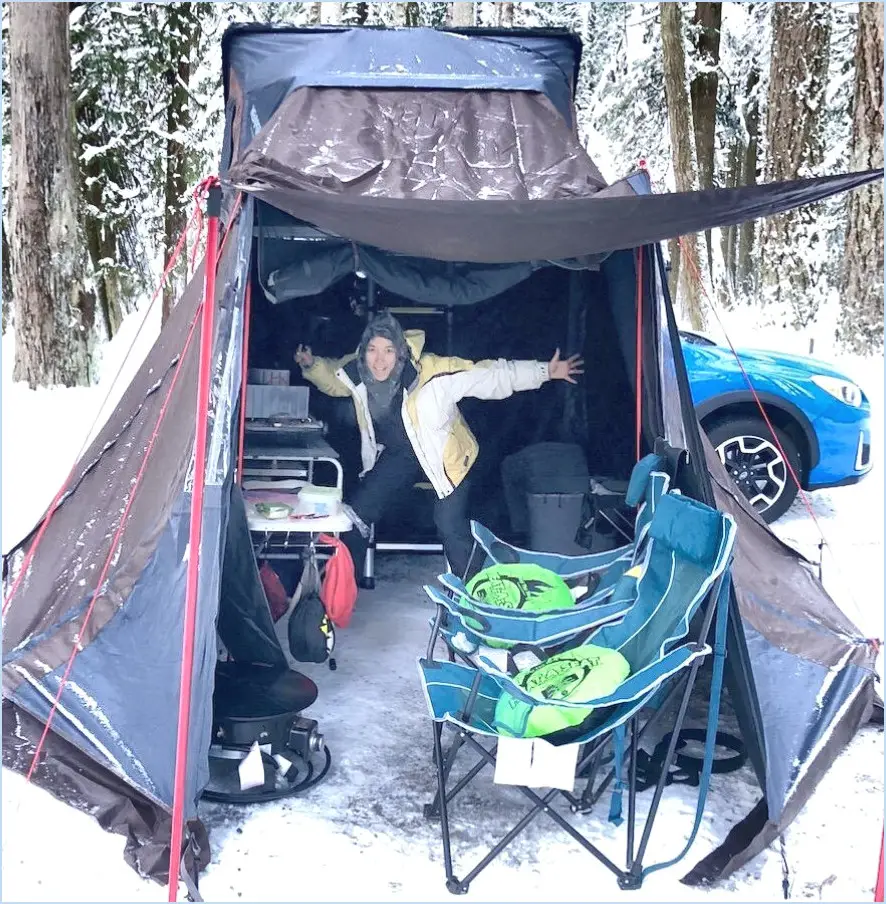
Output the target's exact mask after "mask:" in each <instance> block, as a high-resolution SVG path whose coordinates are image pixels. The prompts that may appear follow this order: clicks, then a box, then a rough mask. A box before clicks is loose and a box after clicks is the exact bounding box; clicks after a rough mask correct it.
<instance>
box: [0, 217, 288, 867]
mask: <svg viewBox="0 0 886 904" xmlns="http://www.w3.org/2000/svg"><path fill="white" fill-rule="evenodd" d="M250 208H251V205H247V210H249V209H250ZM229 231H230V235H229V236H228V241H227V242H226V245H225V250H224V251H223V253H222V256H221V259H220V261H219V268H218V269H219V276H220V278H219V281H218V284H217V293H216V305H217V307H218V313H217V317H216V332H215V336H214V337H211V338H212V339H213V340H214V344H215V346H216V348H218V349H220V352H219V354H217V355H216V356H215V358H216V361H217V362H218V372H217V373H216V375H215V376H214V378H213V382H214V383H215V385H216V387H217V389H222V388H223V387H224V386H225V383H226V379H225V374H226V373H230V370H231V367H232V366H233V364H234V363H236V366H237V367H238V368H239V360H240V356H239V354H238V355H236V356H232V355H231V353H230V345H231V341H232V340H231V335H230V334H231V329H232V326H233V325H235V324H236V321H237V318H239V319H240V338H239V339H238V340H237V341H238V342H239V343H241V344H242V301H243V289H244V286H245V282H244V280H243V278H242V274H243V273H244V272H246V267H245V260H246V258H245V257H244V256H243V255H244V246H243V241H242V235H243V234H244V233H245V235H246V236H247V237H248V235H249V233H250V231H251V230H250V229H249V216H248V214H247V215H244V216H243V219H242V220H237V221H236V222H235V223H234V224H233V225H232V228H231V229H230V230H229ZM247 247H248V245H247ZM232 268H234V269H233V270H232ZM237 273H240V274H241V278H238V277H237V275H236V274H237ZM203 281H204V279H203V268H202V265H201V267H199V268H198V269H197V272H196V273H195V275H194V277H193V278H192V279H191V281H190V283H189V284H188V287H187V289H186V290H185V292H184V294H183V296H182V298H181V299H180V300H179V303H178V304H177V305H176V306H175V307H174V309H173V312H172V314H171V316H170V319H169V321H168V322H167V324H166V326H165V327H164V329H163V331H162V332H161V334H160V336H159V338H158V339H157V341H156V343H155V344H154V346H153V348H152V349H151V351H150V352H149V353H148V356H147V358H146V360H145V361H144V363H143V364H142V366H141V368H140V369H139V371H138V373H137V374H136V376H135V378H134V379H133V381H132V383H131V384H130V386H129V387H128V388H127V390H126V391H125V393H124V394H123V397H122V399H121V401H120V402H119V404H118V406H117V408H116V409H115V411H114V412H113V413H112V414H111V415H110V417H109V419H108V421H107V423H106V424H105V425H104V427H103V428H102V429H101V430H100V431H99V433H98V435H97V436H96V438H95V439H94V440H93V442H92V443H91V444H90V446H89V448H88V449H87V450H86V452H85V453H84V455H83V456H82V458H81V460H80V463H79V464H78V466H77V468H76V470H75V472H74V475H73V478H72V480H71V483H70V487H69V489H68V491H67V492H66V494H65V495H64V496H63V497H62V501H61V502H60V504H59V506H58V507H57V509H56V510H55V511H54V512H53V513H52V516H51V518H50V519H49V522H48V525H47V526H46V528H45V532H44V534H43V536H42V537H41V539H40V543H39V546H38V547H37V548H36V552H35V555H34V557H33V561H32V562H31V563H30V566H29V568H28V571H27V574H26V575H25V576H24V580H23V581H22V582H21V583H20V585H19V587H18V589H17V591H16V594H15V597H14V600H13V604H12V605H11V606H10V609H9V611H8V612H7V614H6V616H5V621H4V637H3V695H4V700H5V702H7V703H9V704H11V705H14V706H15V707H16V708H17V709H18V710H20V711H22V712H25V713H28V714H29V715H30V716H33V717H36V718H37V719H39V720H42V721H45V720H46V719H47V718H48V716H49V712H50V708H51V706H52V702H53V700H54V699H55V697H56V695H57V692H58V690H59V687H60V684H61V680H62V676H63V674H64V672H65V669H66V666H67V663H68V660H69V659H70V657H71V654H72V651H73V650H74V648H75V644H76V647H77V650H78V652H77V654H76V657H75V658H74V660H73V665H72V668H71V671H70V674H69V676H68V679H67V682H66V685H65V690H64V691H63V693H62V695H61V697H60V702H59V706H58V709H57V711H56V713H55V715H54V717H53V722H52V728H53V734H54V735H56V736H58V737H59V738H61V739H65V740H66V741H68V742H69V744H70V748H65V749H66V750H68V752H67V753H66V754H65V757H66V758H67V760H70V759H71V757H75V754H73V752H72V751H74V750H76V751H79V752H80V755H82V756H85V757H86V758H87V759H88V760H91V761H94V762H96V763H98V764H100V765H101V766H102V767H103V768H105V769H106V770H108V772H109V773H111V774H113V776H115V777H116V779H117V780H122V782H123V783H125V785H127V786H129V787H130V788H131V789H132V790H133V796H132V798H131V799H132V800H133V801H135V800H136V799H139V800H146V801H150V802H151V805H152V806H154V807H156V808H158V812H162V811H168V810H169V809H170V808H171V806H172V797H173V775H174V761H175V751H176V719H177V703H176V701H177V700H178V696H179V682H180V673H181V662H182V644H181V638H182V634H183V626H184V622H183V615H184V596H185V577H186V567H187V566H186V563H187V557H188V554H189V521H190V504H191V491H192V483H193V464H194V427H195V419H196V393H195V386H196V384H197V362H198V358H199V340H200V331H199V310H200V302H201V299H202V292H203ZM238 312H239V313H238ZM234 358H236V362H234V361H233V360H232V359H234ZM237 378H238V379H239V373H238V374H237ZM227 382H228V383H229V380H228V381H227ZM231 395H232V393H231V389H230V385H228V386H227V389H226V391H222V392H217V393H216V394H215V405H214V407H213V410H212V411H211V417H210V419H211V422H212V423H211V426H210V436H213V437H216V438H215V440H214V441H213V442H211V443H210V452H209V454H210V456H211V457H210V463H211V462H212V461H213V460H215V461H216V467H215V468H212V467H210V468H209V469H208V475H209V479H214V485H207V489H206V496H205V500H204V526H203V543H202V546H201V561H203V562H206V563H211V562H213V561H215V562H217V563H218V565H217V566H216V567H208V568H204V569H203V578H202V579H201V581H200V591H201V592H200V596H199V599H198V607H197V629H196V633H195V639H196V647H195V658H194V671H193V676H192V682H193V703H192V707H191V727H190V732H189V758H188V765H189V769H188V776H187V788H188V791H187V794H186V810H185V812H186V818H187V819H189V820H192V819H193V818H194V817H195V816H196V801H197V798H198V796H199V794H200V791H201V789H202V788H203V787H204V786H205V784H206V782H207V780H208V763H207V758H206V751H207V749H208V746H209V737H210V730H211V701H212V689H213V683H214V669H215V660H216V655H217V653H216V650H217V648H216V640H215V623H216V620H217V617H218V603H219V586H218V581H219V577H218V576H219V573H220V571H221V562H222V558H223V548H224V546H223V536H224V532H225V525H226V524H227V517H228V515H227V513H228V508H229V499H230V494H231V486H230V479H229V476H228V477H224V476H223V475H224V474H228V475H229V474H230V456H231V451H232V444H231V441H230V437H231V430H232V423H233V421H232V417H233V411H234V409H233V405H232V398H231ZM222 435H223V436H224V441H223V442H222V441H221V440H220V439H219V438H218V437H219V436H222ZM148 463H149V464H150V467H149V466H148ZM219 468H221V470H222V472H223V474H222V480H221V482H219V481H218V479H217V475H218V474H219V470H218V469H219ZM207 483H208V481H207ZM124 516H125V517H124ZM115 537H116V538H117V545H116V547H114V546H113V545H112V544H114V540H115ZM35 540H36V531H35V532H34V533H32V534H31V535H30V536H29V537H28V538H27V539H26V540H25V541H24V542H23V543H22V544H20V545H19V546H18V547H17V548H15V549H14V550H13V551H12V552H11V554H10V556H9V557H8V565H9V571H8V574H7V575H6V588H7V591H8V589H9V587H10V586H11V585H12V584H13V583H14V582H15V580H16V578H17V576H18V571H19V569H20V568H21V567H22V565H23V563H24V559H25V556H26V555H27V554H28V552H29V550H30V548H31V546H32V544H34V542H35ZM100 580H101V583H100V584H99V581H100ZM232 592H236V587H233V588H232ZM265 605H266V603H265ZM87 618H88V622H87ZM268 619H270V616H269V615H268ZM272 634H273V632H272ZM277 646H278V650H277V653H278V656H282V651H280V650H279V645H277ZM121 664H122V665H121ZM11 740H12V739H11V738H9V737H7V738H6V741H7V742H10V741H11ZM29 749H31V750H32V749H33V748H32V747H31V748H29ZM45 756H46V757H47V763H46V764H45V765H47V770H48V771H47V772H46V774H47V776H52V775H57V774H59V773H58V769H60V768H61V762H60V761H59V762H58V763H56V764H55V765H51V764H49V761H50V760H52V758H53V754H52V752H51V749H50V750H48V751H46V752H45ZM67 760H66V761H67ZM19 762H21V760H19ZM29 766H30V762H28V763H27V764H26V768H27V767H29ZM64 774H65V775H67V774H68V770H67V767H66V768H65V771H64ZM47 781H49V783H50V786H51V790H52V791H53V793H55V794H57V795H60V796H62V797H68V798H70V800H71V801H72V802H74V803H75V804H76V803H77V801H78V800H81V799H82V798H83V795H84V794H85V795H87V796H89V794H91V793H92V792H90V791H88V790H86V789H85V786H81V785H80V784H78V782H77V781H71V780H68V779H64V780H61V779H59V781H60V782H61V784H58V785H53V784H52V780H51V779H49V778H48V779H47ZM90 787H91V786H90ZM111 787H113V788H114V789H116V790H114V791H112V790H111ZM119 789H120V782H119V781H117V782H116V783H115V784H113V786H110V785H109V789H108V799H117V800H118V802H119V806H125V805H127V804H125V802H124V801H123V800H122V799H120V792H119ZM124 796H125V795H124ZM152 824H155V825H156V826H157V827H158V828H157V831H162V830H163V826H166V830H167V831H168V819H166V820H165V821H164V820H163V819H162V818H160V817H159V816H157V817H156V818H153V822H152ZM196 825H197V824H196V823H195V826H196ZM118 828H119V829H120V830H121V831H122V830H123V825H122V824H121V825H120V826H118ZM201 832H202V828H195V829H194V831H192V833H191V840H192V842H193V843H194V844H196V845H197V846H199V841H198V840H197V838H198V836H199V835H200V833H201ZM195 833H196V834H195ZM203 834H204V835H205V833H203ZM144 844H154V841H149V840H146V839H142V840H141V841H140V842H139V843H138V846H142V845H144ZM161 847H162V845H161ZM133 856H134V857H135V859H136V860H137V859H139V856H140V855H135V854H134V855H133ZM189 856H190V855H189ZM167 857H168V853H167ZM161 859H162V858H161ZM167 863H168V861H167ZM155 866H156V870H155V872H154V873H152V875H154V877H155V878H159V877H160V872H161V871H165V870H166V868H167V864H166V863H160V861H156V864H155Z"/></svg>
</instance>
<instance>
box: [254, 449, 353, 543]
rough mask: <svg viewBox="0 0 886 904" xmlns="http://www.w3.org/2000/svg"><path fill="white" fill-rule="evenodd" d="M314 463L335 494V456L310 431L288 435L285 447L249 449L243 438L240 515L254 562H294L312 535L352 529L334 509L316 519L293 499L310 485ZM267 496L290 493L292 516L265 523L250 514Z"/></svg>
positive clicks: (339, 480)
mask: <svg viewBox="0 0 886 904" xmlns="http://www.w3.org/2000/svg"><path fill="white" fill-rule="evenodd" d="M318 463H325V464H327V465H330V466H331V467H332V470H333V472H334V475H335V484H334V485H335V487H336V488H337V489H338V491H339V493H341V491H342V487H343V482H344V481H343V474H342V467H341V463H340V462H339V460H338V453H337V452H336V451H335V449H333V448H332V446H330V445H329V443H328V442H326V440H325V439H324V438H323V437H322V436H320V435H318V434H317V432H316V431H305V432H304V433H299V432H296V433H292V434H289V435H288V436H287V437H286V442H285V444H284V443H280V444H272V443H270V442H264V443H261V444H253V442H251V441H250V437H249V436H248V434H247V442H246V445H245V448H244V451H243V476H244V478H245V480H244V489H245V490H246V516H247V520H248V522H249V530H250V533H251V535H252V543H253V548H254V549H255V554H256V557H258V558H262V559H292V558H300V557H301V555H302V553H303V552H304V549H305V547H306V546H309V545H311V544H312V543H314V540H315V537H316V535H317V534H321V533H328V534H338V533H343V532H344V531H348V530H350V529H351V528H352V526H353V525H352V524H351V519H350V518H349V517H348V516H347V514H345V512H344V511H343V510H342V508H341V505H340V504H339V505H337V506H334V507H333V511H332V512H330V513H328V514H325V513H323V514H318V513H316V511H315V509H314V508H313V507H312V506H311V505H310V503H307V502H305V501H304V500H301V499H300V498H299V497H298V495H297V494H296V491H297V490H298V489H299V488H300V487H302V486H304V485H305V484H312V483H313V482H314V477H315V473H316V471H317V470H318V469H317V467H316V465H317V464H318ZM268 491H274V492H275V495H279V494H280V493H283V494H288V493H292V502H291V505H292V513H291V514H290V515H289V516H288V517H286V518H268V517H265V516H263V515H261V514H260V513H259V512H258V511H256V508H255V505H256V503H258V502H261V501H262V494H263V493H267V492H268ZM287 502H288V500H287Z"/></svg>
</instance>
